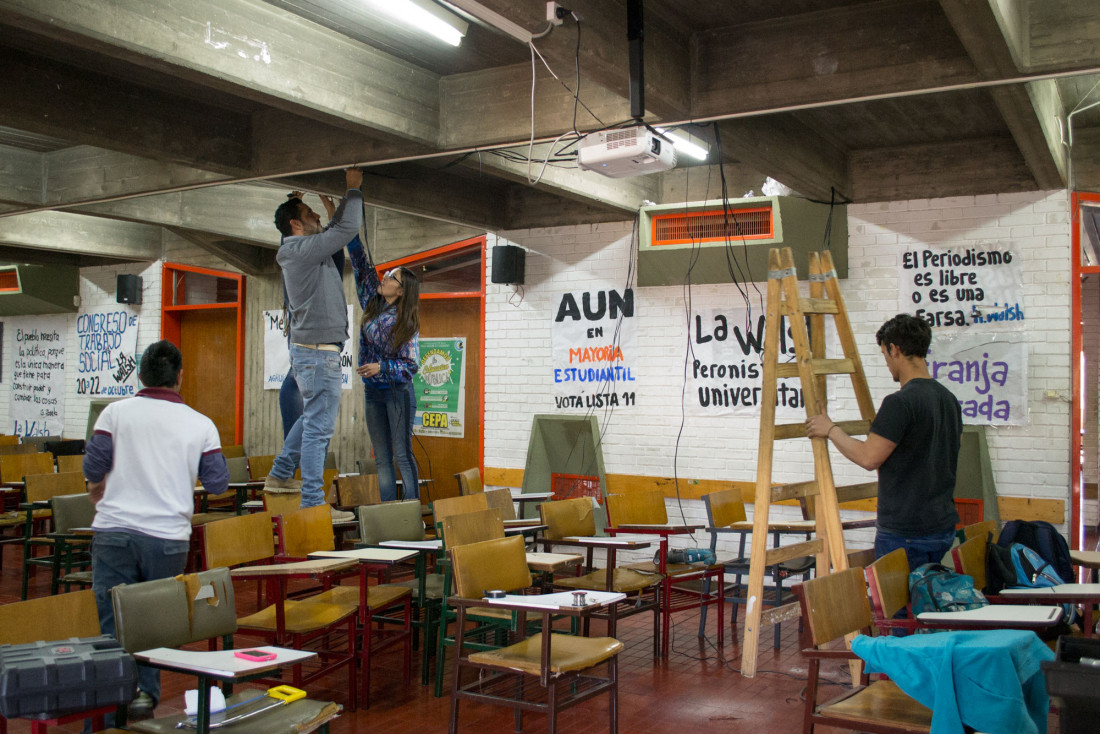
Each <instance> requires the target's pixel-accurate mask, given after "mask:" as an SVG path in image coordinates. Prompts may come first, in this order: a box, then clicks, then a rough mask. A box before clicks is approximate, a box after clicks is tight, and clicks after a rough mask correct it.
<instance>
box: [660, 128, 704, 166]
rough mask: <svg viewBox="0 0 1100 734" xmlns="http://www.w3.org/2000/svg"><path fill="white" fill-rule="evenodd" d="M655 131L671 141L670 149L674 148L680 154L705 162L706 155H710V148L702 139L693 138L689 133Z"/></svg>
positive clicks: (661, 129)
mask: <svg viewBox="0 0 1100 734" xmlns="http://www.w3.org/2000/svg"><path fill="white" fill-rule="evenodd" d="M655 129H656V130H657V132H659V133H661V134H662V135H664V136H665V137H667V138H668V139H669V140H671V141H672V147H674V148H676V150H677V151H679V152H680V153H683V154H684V155H686V156H690V157H692V158H694V159H695V160H698V161H705V160H706V159H707V155H709V153H710V146H709V145H707V144H706V142H705V141H703V140H702V139H700V138H697V137H695V136H694V135H692V134H691V133H686V132H684V131H683V130H665V129H664V128H663V127H658V128H655Z"/></svg>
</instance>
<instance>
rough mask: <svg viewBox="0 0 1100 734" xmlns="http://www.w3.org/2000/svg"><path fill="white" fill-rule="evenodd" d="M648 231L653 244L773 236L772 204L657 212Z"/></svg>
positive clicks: (768, 237)
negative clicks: (725, 208) (666, 212)
mask: <svg viewBox="0 0 1100 734" xmlns="http://www.w3.org/2000/svg"><path fill="white" fill-rule="evenodd" d="M651 231H652V238H651V243H650V244H651V245H652V246H653V247H661V246H663V245H689V244H692V243H696V242H725V241H726V240H742V239H744V240H766V239H772V238H774V237H775V227H774V222H773V221H772V208H771V206H762V207H752V208H747V209H737V210H730V211H724V210H722V209H711V210H709V211H702V212H678V213H669V214H658V215H656V216H654V217H653V220H652V224H651Z"/></svg>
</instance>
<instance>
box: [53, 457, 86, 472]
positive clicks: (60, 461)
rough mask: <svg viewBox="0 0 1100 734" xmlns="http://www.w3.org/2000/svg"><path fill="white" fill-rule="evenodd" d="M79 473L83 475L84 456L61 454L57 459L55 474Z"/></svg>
mask: <svg viewBox="0 0 1100 734" xmlns="http://www.w3.org/2000/svg"><path fill="white" fill-rule="evenodd" d="M69 472H80V474H81V476H83V474H84V454H62V455H61V456H58V457H57V473H58V474H67V473H69Z"/></svg>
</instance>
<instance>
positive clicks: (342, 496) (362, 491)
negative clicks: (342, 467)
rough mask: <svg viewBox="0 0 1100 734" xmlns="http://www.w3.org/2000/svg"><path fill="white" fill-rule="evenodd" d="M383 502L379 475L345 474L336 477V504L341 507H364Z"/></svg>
mask: <svg viewBox="0 0 1100 734" xmlns="http://www.w3.org/2000/svg"><path fill="white" fill-rule="evenodd" d="M381 502H382V495H381V494H380V492H379V489H378V475H377V474H345V475H344V476H342V477H336V504H338V505H339V506H340V507H362V506H363V505H377V504H380V503H381Z"/></svg>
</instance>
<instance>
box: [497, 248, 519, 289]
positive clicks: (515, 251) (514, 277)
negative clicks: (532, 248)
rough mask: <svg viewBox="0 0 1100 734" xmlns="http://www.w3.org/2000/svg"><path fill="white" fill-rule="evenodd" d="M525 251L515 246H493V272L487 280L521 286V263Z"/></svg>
mask: <svg viewBox="0 0 1100 734" xmlns="http://www.w3.org/2000/svg"><path fill="white" fill-rule="evenodd" d="M526 256H527V251H526V250H524V249H523V248H522V247H516V246H515V245H494V246H493V271H492V273H491V274H490V275H489V279H490V280H491V281H492V282H494V283H516V284H519V285H522V284H523V263H524V259H525V257H526Z"/></svg>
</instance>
